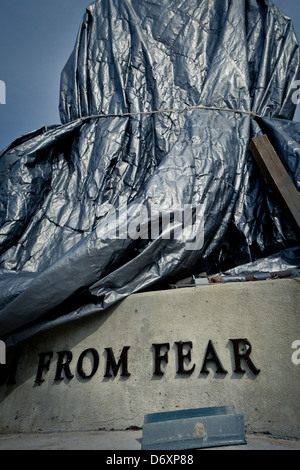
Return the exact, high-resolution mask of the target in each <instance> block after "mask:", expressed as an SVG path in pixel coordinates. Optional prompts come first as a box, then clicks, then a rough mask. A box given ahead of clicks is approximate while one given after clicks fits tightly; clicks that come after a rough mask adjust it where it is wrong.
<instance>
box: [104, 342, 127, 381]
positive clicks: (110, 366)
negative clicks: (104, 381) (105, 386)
mask: <svg viewBox="0 0 300 470" xmlns="http://www.w3.org/2000/svg"><path fill="white" fill-rule="evenodd" d="M129 348H130V346H125V347H124V348H123V351H122V354H121V356H120V360H119V362H118V364H117V363H116V359H115V356H114V353H113V350H112V348H105V351H106V354H107V363H106V372H105V375H104V377H112V374H111V372H110V371H111V370H112V372H113V375H114V377H116V375H117V373H118V371H119V369H120V367H121V366H122V372H121V377H129V376H130V373H129V372H128V354H127V353H128V350H129Z"/></svg>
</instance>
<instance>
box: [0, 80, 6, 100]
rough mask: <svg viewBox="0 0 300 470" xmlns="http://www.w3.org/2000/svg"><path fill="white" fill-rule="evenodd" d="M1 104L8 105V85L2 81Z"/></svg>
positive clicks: (0, 85)
mask: <svg viewBox="0 0 300 470" xmlns="http://www.w3.org/2000/svg"><path fill="white" fill-rule="evenodd" d="M0 104H6V85H5V83H4V82H3V80H0Z"/></svg>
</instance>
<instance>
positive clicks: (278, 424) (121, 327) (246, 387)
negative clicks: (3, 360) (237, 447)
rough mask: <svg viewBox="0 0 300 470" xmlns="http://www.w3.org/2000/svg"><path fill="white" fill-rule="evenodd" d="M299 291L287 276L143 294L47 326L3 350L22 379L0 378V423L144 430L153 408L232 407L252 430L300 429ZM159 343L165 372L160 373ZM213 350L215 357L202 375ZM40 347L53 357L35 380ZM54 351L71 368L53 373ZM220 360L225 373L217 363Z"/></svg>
mask: <svg viewBox="0 0 300 470" xmlns="http://www.w3.org/2000/svg"><path fill="white" fill-rule="evenodd" d="M299 288H300V280H299V279H286V280H274V281H271V280H268V281H262V282H252V283H250V282H248V283H235V284H226V285H225V284H224V285H210V286H203V287H196V288H187V289H178V290H170V291H163V292H152V293H143V294H136V295H132V296H131V297H129V298H127V299H126V300H125V301H123V302H121V303H120V304H119V305H116V306H114V307H112V308H110V309H109V310H107V311H106V312H102V313H99V315H95V316H92V317H90V318H88V319H85V320H84V321H78V322H73V323H71V324H69V325H66V326H64V327H61V328H58V329H56V330H53V331H50V332H48V333H47V332H46V333H43V334H40V335H38V336H36V337H35V338H33V339H32V340H31V341H27V342H26V343H25V344H21V345H19V346H18V347H17V348H14V350H13V351H12V350H9V351H7V360H8V362H11V360H12V359H13V357H15V355H16V354H17V353H18V354H20V359H19V363H18V367H17V370H16V374H15V381H16V383H15V384H14V385H9V384H4V385H2V386H0V432H1V433H12V432H37V431H44V432H46V431H47V432H48V431H75V430H81V431H82V430H97V429H102V428H103V429H126V428H129V427H131V426H138V427H141V426H142V424H143V418H144V415H145V414H147V413H153V412H159V411H168V410H176V409H187V408H198V407H208V406H216V405H229V404H234V405H235V406H236V409H237V411H238V412H239V413H242V414H244V417H245V424H246V430H247V431H248V432H251V431H256V432H258V431H261V432H270V433H271V434H273V435H276V436H279V437H297V438H300V392H299V391H300V374H299V372H300V365H296V364H294V363H293V362H292V355H293V353H294V357H296V356H297V351H295V350H293V349H292V344H293V343H294V341H296V340H300V326H299V324H300V322H299V313H300V311H299V304H300V303H299V300H300V289H299ZM245 338H247V340H248V343H246V342H240V343H237V342H236V341H230V340H237V339H245ZM210 341H211V343H210ZM165 343H166V344H168V345H169V346H168V347H167V346H153V344H156V345H158V344H165ZM183 343H184V344H183ZM249 343H250V344H251V348H252V350H251V354H249V353H250V350H249ZM208 345H210V346H211V345H213V347H214V350H212V349H211V350H210V351H207V348H208ZM234 345H235V346H236V347H237V345H239V351H237V350H236V351H235V350H234ZM125 347H128V348H127V349H125ZM90 348H93V352H91V351H90V352H89V353H84V356H85V358H84V359H83V360H82V361H81V369H80V367H79V368H78V360H79V358H80V355H81V354H82V353H83V352H84V351H86V350H87V349H90ZM108 348H111V349H109V350H108ZM155 350H156V354H157V362H156V369H157V370H156V372H161V373H163V375H155V374H154V372H155ZM167 350H168V351H167ZM62 351H68V353H67V352H66V353H65V354H58V353H59V352H60V353H62ZM95 351H96V352H95ZM122 351H123V356H122V358H123V360H124V361H123V363H122V364H121V363H120V368H119V370H118V371H116V370H115V373H116V376H114V371H113V369H112V367H110V369H109V370H107V361H108V359H109V358H110V360H112V359H113V358H115V365H117V364H118V361H119V359H120V357H121V353H122ZM234 351H235V352H236V354H237V353H238V352H239V354H240V355H243V354H244V355H245V354H246V356H244V358H241V356H235V354H234ZM166 352H167V353H168V354H167V356H166V355H165V354H166ZM208 352H209V354H208V356H207V357H208V358H212V359H214V360H211V361H206V364H204V365H206V368H207V371H208V373H204V372H203V370H202V368H203V363H204V359H205V355H206V353H208ZM41 353H52V356H53V357H52V359H51V361H50V365H49V371H47V370H46V368H41V371H40V372H41V373H40V377H39V378H40V382H39V384H38V383H36V378H37V372H38V364H39V361H40V360H42V359H43V357H42V356H40V354H41ZM212 353H215V356H214V357H213V356H212ZM92 354H93V355H92ZM247 354H248V356H247ZM71 355H72V356H71ZM97 355H98V357H99V365H98V367H97V363H95V362H94V359H95V357H97ZM109 355H110V356H109ZM163 356H164V357H163ZM71 357H72V360H71ZM159 357H160V358H159ZM166 357H168V363H166V361H165V359H166ZM247 357H248V358H250V359H251V361H252V362H251V363H250V361H248V363H247V361H246V360H245V358H247ZM298 357H300V354H299V356H298ZM49 358H50V356H44V364H45V363H46V362H47V359H49ZM125 359H127V364H126V361H125ZM238 359H240V364H239V363H238V362H239V361H238ZM59 360H60V362H61V364H66V365H67V366H68V367H67V366H66V367H65V368H64V367H62V368H61V370H60V369H58V370H57V364H58V361H59ZM70 361H71V362H70ZM217 361H219V364H218V366H219V367H220V366H222V367H223V369H224V370H226V371H227V373H220V371H219V372H218V371H217ZM68 362H69V363H68ZM79 362H80V361H79ZM298 362H299V361H298ZM41 364H42V363H41ZM79 365H80V364H79ZM108 365H112V366H114V364H113V362H112V363H111V364H108ZM249 365H250V366H251V367H252V370H251V367H249ZM93 366H95V370H96V367H97V370H96V372H95V374H94V375H93V376H92V377H89V376H90V375H91V372H92V367H93ZM237 366H240V368H241V369H242V370H243V371H244V373H241V372H242V371H241V370H240V372H235V370H236V368H237ZM180 367H181V373H177V371H178V368H180ZM257 369H259V370H260V372H259V373H257V372H258V371H257ZM201 370H202V372H201ZM182 372H186V373H185V374H184V373H182ZM69 374H72V375H73V377H72V378H70V377H69V378H68V377H66V376H68V375H69ZM122 374H123V376H122ZM128 374H130V375H128ZM56 375H57V377H56ZM105 375H111V377H105ZM59 376H61V378H60V377H59ZM84 376H86V378H84ZM55 379H56V380H55ZM42 380H43V381H42Z"/></svg>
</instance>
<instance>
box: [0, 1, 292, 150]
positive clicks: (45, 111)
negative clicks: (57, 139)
mask: <svg viewBox="0 0 300 470" xmlns="http://www.w3.org/2000/svg"><path fill="white" fill-rule="evenodd" d="M120 1H122V0H120ZM273 1H274V3H275V4H276V5H277V6H278V7H279V8H280V9H281V10H282V11H283V12H284V13H286V14H287V15H288V16H289V17H290V18H292V20H293V24H294V28H295V31H296V34H297V37H298V40H299V41H300V0H273ZM90 3H92V1H88V0H13V1H12V0H0V80H3V81H4V82H5V83H6V104H5V105H0V150H1V149H4V148H5V147H6V146H7V145H9V144H10V143H11V142H12V141H13V140H15V139H16V138H18V137H20V136H22V135H24V134H26V133H28V132H30V131H32V130H35V129H38V128H40V127H42V126H44V125H52V124H59V123H60V118H59V112H58V103H59V86H60V74H61V71H62V69H63V67H64V65H65V63H66V61H67V59H68V58H69V56H70V54H71V52H72V50H73V47H74V44H75V39H76V36H77V32H78V29H79V25H80V21H81V18H82V16H83V14H84V11H85V8H86V7H87V6H88V5H89V4H90ZM295 120H296V121H299V122H300V106H298V108H297V112H296V116H295Z"/></svg>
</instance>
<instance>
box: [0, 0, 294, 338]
mask: <svg viewBox="0 0 300 470" xmlns="http://www.w3.org/2000/svg"><path fill="white" fill-rule="evenodd" d="M299 78H300V62H299V47H298V44H297V40H296V37H295V34H294V31H293V27H292V23H291V20H290V19H289V18H287V17H286V16H285V15H284V14H283V13H282V12H280V11H279V10H278V8H277V7H276V6H275V5H274V4H273V3H272V2H271V1H269V0H242V1H241V0H205V1H204V0H186V1H182V0H173V1H172V2H171V1H169V0H152V1H151V2H148V1H147V0H124V1H122V2H119V1H117V0H98V1H97V2H95V3H93V4H92V5H91V6H90V7H89V8H87V10H86V13H85V15H84V18H83V20H82V24H81V26H80V30H79V34H78V37H77V40H76V44H75V48H74V51H73V53H72V55H71V57H70V59H69V61H68V62H67V64H66V66H65V68H64V70H63V72H62V77H61V92H60V114H61V121H62V124H61V125H56V126H51V127H43V128H41V129H39V130H37V131H34V132H32V133H30V134H28V135H26V136H23V137H21V138H20V139H18V140H17V141H15V142H14V143H12V144H11V145H10V146H9V147H8V148H7V149H6V150H5V151H4V152H3V153H2V154H1V158H0V184H1V186H0V226H1V228H0V250H1V251H0V268H1V270H0V334H1V338H2V339H5V341H6V344H7V345H13V344H15V343H17V342H19V341H21V340H23V339H25V338H28V337H30V336H32V335H34V334H36V333H37V332H39V331H42V330H46V329H48V328H52V327H54V326H56V325H59V324H62V323H66V322H69V321H74V320H76V319H78V318H83V317H84V316H86V315H91V314H99V315H101V311H103V310H104V309H105V308H107V307H108V306H110V305H112V304H114V303H115V302H117V301H119V300H121V299H123V298H125V297H126V296H128V295H130V294H132V293H134V292H138V291H141V290H143V289H147V288H158V287H159V286H162V285H165V284H166V285H168V284H169V283H170V282H171V281H174V280H176V279H177V280H178V279H181V278H183V277H186V276H188V275H191V274H195V273H200V272H202V271H206V272H207V273H209V274H213V273H219V272H226V271H227V270H230V269H234V268H238V267H240V266H244V265H245V264H249V263H255V262H259V263H260V262H263V264H264V266H267V268H268V267H269V269H271V270H272V268H273V267H274V266H279V265H280V266H281V267H298V266H299V240H297V237H296V235H295V234H294V232H293V230H292V228H291V226H290V225H289V223H288V222H287V220H286V217H285V214H284V213H283V212H282V210H281V209H280V207H279V206H278V204H277V201H276V199H275V198H274V195H273V193H272V191H271V190H270V189H269V187H268V185H267V184H266V182H265V180H264V178H263V177H262V175H261V173H260V171H259V169H258V168H257V166H256V164H255V162H254V161H253V158H252V155H251V153H250V151H249V143H250V140H251V139H252V138H253V137H255V136H259V135H261V134H262V133H266V134H267V135H268V137H269V138H270V140H271V142H272V144H273V145H274V147H275V149H276V151H277V152H278V154H279V156H280V158H281V159H282V161H283V163H284V165H285V166H286V168H287V170H288V172H289V174H290V176H291V178H292V180H293V182H294V183H295V185H296V186H297V188H298V190H299V187H300V172H299V171H300V166H299V165H300V163H299V162H300V160H299V159H300V124H299V123H295V122H293V121H292V119H293V114H294V111H295V99H293V97H295V91H296V90H295V81H296V80H297V79H299ZM189 211H190V212H189ZM153 213H154V214H155V217H153V215H151V214H153ZM164 213H168V215H170V218H169V222H170V225H171V226H172V227H173V228H175V230H173V232H172V236H166V232H165V231H164V226H163V225H162V224H161V223H157V221H158V220H159V221H161V220H162V219H163V218H164V216H163V214H164ZM187 213H188V216H187V218H186V222H187V223H185V224H183V223H182V221H184V220H185V219H184V216H186V214H187ZM157 214H159V215H157ZM154 219H155V223H153V220H154ZM172 224H173V225H172ZM176 224H177V225H176ZM153 226H154V229H153ZM161 227H162V229H161ZM176 227H178V228H179V230H178V231H177V232H176ZM165 228H166V227H165ZM152 229H153V230H152ZM167 229H168V227H167ZM167 233H168V230H167ZM169 233H171V232H170V231H169ZM268 260H270V261H268ZM268 263H269V264H268Z"/></svg>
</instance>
